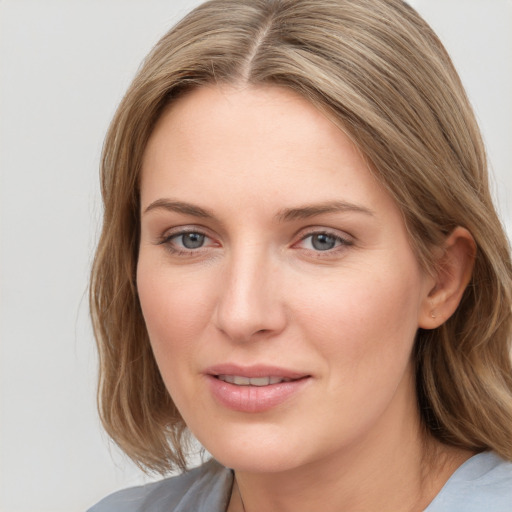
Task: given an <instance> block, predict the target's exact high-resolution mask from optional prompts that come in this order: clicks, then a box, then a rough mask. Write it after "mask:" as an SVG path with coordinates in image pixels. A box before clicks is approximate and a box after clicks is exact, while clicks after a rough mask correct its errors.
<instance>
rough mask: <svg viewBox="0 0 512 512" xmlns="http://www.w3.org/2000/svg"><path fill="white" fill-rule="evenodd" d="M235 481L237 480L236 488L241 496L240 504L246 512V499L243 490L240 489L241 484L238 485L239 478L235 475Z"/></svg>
mask: <svg viewBox="0 0 512 512" xmlns="http://www.w3.org/2000/svg"><path fill="white" fill-rule="evenodd" d="M235 481H236V488H237V490H238V496H240V504H241V505H242V511H243V512H246V510H245V503H244V499H243V498H242V491H241V490H240V486H239V485H238V480H237V479H236V477H235Z"/></svg>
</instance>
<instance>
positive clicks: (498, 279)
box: [90, 0, 512, 472]
mask: <svg viewBox="0 0 512 512" xmlns="http://www.w3.org/2000/svg"><path fill="white" fill-rule="evenodd" d="M215 83H218V84H223V83H245V84H257V85H261V84H267V85H278V86H281V87H287V88H289V89H291V90H293V91H295V92H296V93H298V94H300V95H302V96H303V97H304V98H306V99H307V100H309V101H310V102H311V103H312V104H314V105H315V106H316V107H317V108H319V109H320V110H322V111H323V112H325V114H326V115H328V116H329V117H330V118H331V119H333V120H334V122H336V123H337V124H338V125H339V126H340V128H341V129H343V130H344V132H345V133H346V134H348V135H349V136H350V137H351V139H352V140H353V141H354V142H355V144H356V145H357V146H358V147H359V148H360V150H361V151H362V153H363V154H364V155H365V156H366V158H367V159H368V161H369V163H370V166H371V169H372V171H373V172H374V174H375V176H376V177H377V179H378V180H379V181H380V183H381V184H382V185H383V186H384V187H385V188H386V189H387V191H388V192H389V193H390V194H391V196H392V197H393V198H394V200H395V202H396V204H397V205H398V207H399V208H400V210H401V211H402V214H403V218H404V220H405V224H406V227H407V230H408V234H409V238H410V242H411V245H412V247H413V249H414V251H415V253H416V256H417V258H418V261H419V262H420V263H421V265H422V266H423V268H424V269H425V270H426V271H432V270H433V266H434V261H435V259H434V256H433V255H434V250H435V248H437V247H439V246H441V245H442V243H443V240H444V239H445V237H446V236H447V234H448V233H450V231H451V230H452V229H453V228H454V227H456V226H463V227H465V228H467V229H468V230H469V231H470V232H471V234H472V235H473V237H474V239H475V242H476V245H477V254H476V260H475V266H474V271H473V276H472V279H471V282H470V284H469V286H468V287H467V289H466V291H465V293H464V296H463V298H462V301H461V304H460V306H459V308H458V309H457V311H456V312H455V314H454V315H453V316H452V317H451V318H450V319H449V320H448V321H446V322H445V323H444V324H443V325H442V326H441V327H439V328H437V329H435V330H431V331H426V330H421V329H420V330H419V332H418V335H417V339H416V345H415V351H414V357H415V364H416V376H417V395H418V404H419V409H420V411H421V415H422V420H423V424H424V426H425V428H426V429H427V430H428V431H429V432H430V433H431V434H432V435H433V436H434V437H436V438H437V439H439V440H441V441H442V442H444V443H448V444H451V445H456V446H460V447H465V448H468V449H471V450H485V449H492V450H495V451H496V452H497V453H499V454H500V455H501V456H503V457H505V458H507V459H510V460H512V368H511V359H510V348H511V329H512V317H511V305H512V298H511V282H512V269H511V260H510V252H509V247H508V242H507V239H506V236H505V234H504V231H503V228H502V226H501V224H500V222H499V220H498V217H497V215H496V212H495V210H494V207H493V204H492V200H491V196H490V193H489V188H488V176H487V163H486V156H485V149H484V146H483V143H482V139H481V136H480V132H479V129H478V126H477V123H476V120H475V117H474V115H473V112H472V109H471V106H470V104H469V102H468V99H467V97H466V94H465V92H464V89H463V87H462V84H461V82H460V79H459V77H458V75H457V73H456V71H455V69H454V67H453V65H452V63H451V61H450V58H449V56H448V54H447V53H446V51H445V49H444V48H443V46H442V44H441V43H440V41H439V40H438V38H437V37H436V35H435V34H434V33H433V31H432V30H431V29H430V27H429V26H428V25H427V24H426V23H425V22H424V21H423V20H422V19H421V18H420V17H419V15H418V14H417V13H416V12H415V11H414V10H413V9H412V8H411V7H409V6H408V5H407V4H406V3H405V2H402V1H401V0H371V1H370V0H212V1H209V2H206V3H205V4H203V5H201V6H200V7H198V8H197V9H195V10H194V11H192V12H191V13H190V14H189V15H188V16H186V17H185V18H184V19H183V20H182V21H181V22H180V23H179V24H178V25H177V26H176V27H174V28H173V29H172V30H171V31H170V32H169V33H168V34H167V35H165V36H164V37H163V38H162V39H161V40H160V42H159V43H158V44H157V45H156V46H155V48H154V49H153V51H152V52H151V53H150V55H149V56H148V57H147V59H146V60H145V62H144V63H143V66H142V67H141V69H140V70H139V72H138V74H137V76H136V77H135V79H134V81H133V83H132V85H131V86H130V88H129V90H128V92H127V93H126V95H125V97H124V99H123V100H122V102H121V104H120V106H119V108H118V110H117V112H116V114H115V117H114V119H113V121H112V124H111V126H110V129H109V131H108V134H107V137H106V141H105V145H104V151H103V159H102V167H101V190H102V196H103V201H104V219H103V231H102V234H101V238H100V241H99V245H98V249H97V253H96V257H95V261H94V265H93V269H92V275H91V286H90V305H91V312H92V319H93V326H94V331H95V335H96V340H97V344H98V348H99V354H100V377H99V391H98V397H99V410H100V415H101V418H102V421H103V424H104V426H105V428H106V430H107V432H108V433H109V434H110V436H111V437H112V438H113V439H114V440H115V441H116V442H117V443H118V444H119V446H120V447H121V448H122V449H123V450H124V451H125V452H126V453H127V454H128V455H129V456H130V457H131V458H132V459H133V460H134V461H135V462H137V463H138V464H139V465H140V466H141V467H143V468H146V469H149V470H155V471H159V472H165V471H167V470H169V469H170V468H172V467H174V466H178V467H180V468H184V467H185V466H186V450H185V449H184V447H185V445H186V439H187V438H186V427H185V425H184V422H183V420H182V418H181V417H180V415H179V412H178V411H177V409H176V407H175V406H174V404H173V402H172V399H171V397H170V396H169V394H168V393H167V391H166V389H165V386H164V383H163V381H162V379H161V377H160V374H159V372H158V369H157V366H156V363H155V359H154V357H153V354H152V351H151V347H150V343H149V339H148V334H147V331H146V328H145V325H144V320H143V317H142V313H141V308H140V305H139V300H138V296H137V289H136V283H135V272H136V265H137V254H138V245H139V231H140V225H139V224H140V221H139V216H140V212H139V208H140V204H139V180H140V170H141V159H142V155H143V153H144V150H145V147H146V143H147V141H148V138H149V136H150V134H151V132H152V130H153V127H154V126H155V123H156V121H157V120H158V119H159V116H160V114H161V113H162V110H163V109H164V108H165V107H166V106H167V105H169V104H170V103H172V102H174V101H177V100H178V99H179V97H180V95H182V94H183V93H185V92H186V91H188V90H190V89H193V88H197V87H201V86H202V85H205V84H215Z"/></svg>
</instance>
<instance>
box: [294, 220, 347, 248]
mask: <svg viewBox="0 0 512 512" xmlns="http://www.w3.org/2000/svg"><path fill="white" fill-rule="evenodd" d="M315 235H326V236H329V237H332V238H335V239H336V240H337V241H339V242H340V243H339V244H338V245H337V246H335V247H333V248H332V249H327V250H325V251H320V250H315V249H306V248H301V247H299V249H304V250H308V251H312V252H316V253H325V254H327V253H333V252H335V251H336V250H340V249H341V250H342V249H344V248H346V247H348V246H352V245H354V242H355V239H354V237H353V236H351V235H349V234H348V233H346V232H340V231H339V230H337V229H332V228H326V227H320V226H318V227H316V226H311V227H308V228H305V229H303V230H301V231H300V232H299V233H298V235H297V237H298V238H299V239H298V241H297V242H295V243H294V244H293V246H297V245H298V244H299V243H301V242H303V241H304V240H306V239H308V238H310V237H312V236H315Z"/></svg>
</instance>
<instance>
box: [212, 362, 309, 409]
mask: <svg viewBox="0 0 512 512" xmlns="http://www.w3.org/2000/svg"><path fill="white" fill-rule="evenodd" d="M205 374H206V377H207V379H208V384H209V386H210V391H211V393H212V395H213V397H214V398H215V399H216V400H217V402H219V403H220V404H221V405H223V406H224V407H227V408H228V409H232V410H234V411H239V412H250V413H257V412H264V411H267V410H269V409H272V408H273V407H276V406H278V405H280V404H282V403H283V402H285V401H287V400H288V399H290V398H292V397H293V396H294V395H295V394H297V393H298V392H299V391H300V390H301V389H302V388H303V387H304V386H305V385H306V383H307V382H308V381H309V380H310V376H309V375H307V374H304V373H299V372H295V371H292V370H287V369H284V368H278V367H273V366H249V367H241V366H238V365H232V364H223V365H216V366H212V367H210V368H208V369H207V370H206V371H205ZM234 377H236V378H234ZM268 377H270V379H269V383H268V384H264V382H265V378H268ZM249 379H252V381H253V382H255V383H257V385H252V384H251V383H250V382H248V380H249ZM226 380H228V381H230V382H226ZM233 381H235V382H237V383H234V382H233ZM240 382H242V383H243V384H242V385H241V384H240ZM262 383H263V384H262Z"/></svg>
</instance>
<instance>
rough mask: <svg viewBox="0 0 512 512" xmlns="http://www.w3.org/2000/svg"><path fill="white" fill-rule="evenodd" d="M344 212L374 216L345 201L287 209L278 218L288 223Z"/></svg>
mask: <svg viewBox="0 0 512 512" xmlns="http://www.w3.org/2000/svg"><path fill="white" fill-rule="evenodd" d="M344 212H356V213H363V214H365V215H371V216H373V215H374V212H373V211H372V210H370V209H369V208H366V207H364V206H361V205H358V204H353V203H347V202H345V201H331V202H328V203H320V204H312V205H305V206H302V207H299V208H286V209H284V210H281V211H280V212H279V213H278V214H277V218H278V220H279V221H280V222H287V221H292V220H303V219H309V218H310V217H315V216H317V215H323V214H326V213H344Z"/></svg>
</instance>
